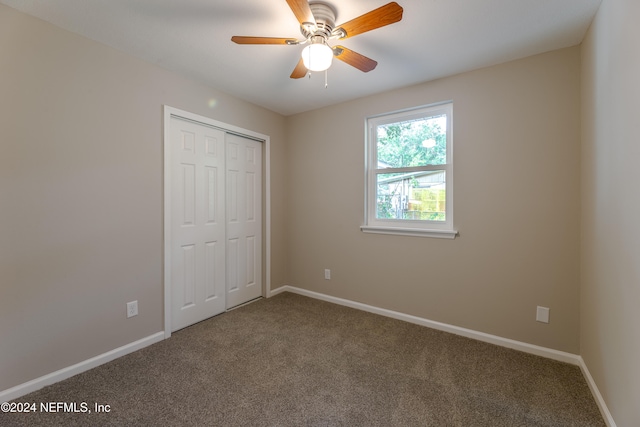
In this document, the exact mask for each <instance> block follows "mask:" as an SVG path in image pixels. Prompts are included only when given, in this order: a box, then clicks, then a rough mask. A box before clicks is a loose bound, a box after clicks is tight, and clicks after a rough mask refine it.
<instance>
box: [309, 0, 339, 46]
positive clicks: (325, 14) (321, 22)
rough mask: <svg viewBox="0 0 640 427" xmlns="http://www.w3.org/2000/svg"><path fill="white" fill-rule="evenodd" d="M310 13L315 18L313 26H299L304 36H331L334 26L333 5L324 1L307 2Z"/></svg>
mask: <svg viewBox="0 0 640 427" xmlns="http://www.w3.org/2000/svg"><path fill="white" fill-rule="evenodd" d="M309 7H310V8H311V13H313V17H314V18H315V20H316V25H315V27H313V26H309V27H308V26H305V25H301V26H300V32H301V33H302V35H303V36H304V37H305V38H307V39H308V38H310V37H314V36H321V37H323V38H324V40H327V39H329V38H330V37H331V33H332V32H333V29H334V28H335V26H336V11H335V9H334V8H333V7H331V6H330V5H328V4H326V3H318V2H312V3H309Z"/></svg>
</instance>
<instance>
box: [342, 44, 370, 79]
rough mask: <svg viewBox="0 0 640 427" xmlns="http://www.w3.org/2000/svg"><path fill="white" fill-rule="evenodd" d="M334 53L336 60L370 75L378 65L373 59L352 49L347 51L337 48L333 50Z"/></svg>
mask: <svg viewBox="0 0 640 427" xmlns="http://www.w3.org/2000/svg"><path fill="white" fill-rule="evenodd" d="M333 52H334V55H335V57H336V58H338V59H339V60H341V61H342V62H345V63H347V64H349V65H351V66H352V67H355V68H357V69H358V70H360V71H364V72H365V73H368V72H369V71H371V70H373V69H374V68H376V66H377V65H378V63H377V62H376V61H374V60H373V59H371V58H367V57H366V56H364V55H361V54H359V53H358V52H354V51H352V50H351V49H347V48H346V47H344V46H336V47H334V48H333Z"/></svg>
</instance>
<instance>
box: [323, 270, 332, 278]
mask: <svg viewBox="0 0 640 427" xmlns="http://www.w3.org/2000/svg"><path fill="white" fill-rule="evenodd" d="M324 279H325V280H331V270H329V269H328V268H325V269H324Z"/></svg>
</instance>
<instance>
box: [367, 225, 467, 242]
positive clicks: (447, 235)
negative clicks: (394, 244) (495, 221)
mask: <svg viewBox="0 0 640 427" xmlns="http://www.w3.org/2000/svg"><path fill="white" fill-rule="evenodd" d="M360 230H362V232H363V233H376V234H395V235H398V236H417V237H435V238H437V239H455V238H456V236H457V235H458V231H457V230H429V229H421V228H403V227H380V226H371V225H362V226H360Z"/></svg>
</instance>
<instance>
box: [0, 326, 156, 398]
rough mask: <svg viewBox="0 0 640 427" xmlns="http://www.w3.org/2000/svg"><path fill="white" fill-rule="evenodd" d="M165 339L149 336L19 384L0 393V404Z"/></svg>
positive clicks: (154, 335)
mask: <svg viewBox="0 0 640 427" xmlns="http://www.w3.org/2000/svg"><path fill="white" fill-rule="evenodd" d="M163 339H164V332H157V333H155V334H153V335H149V336H148V337H145V338H142V339H139V340H138V341H135V342H132V343H130V344H126V345H123V346H122V347H118V348H116V349H113V350H111V351H108V352H106V353H103V354H100V355H98V356H95V357H92V358H91V359H87V360H84V361H82V362H80V363H76V364H75V365H72V366H69V367H66V368H63V369H60V370H58V371H55V372H52V373H50V374H47V375H44V376H42V377H40V378H36V379H34V380H31V381H28V382H26V383H23V384H19V385H17V386H15V387H12V388H10V389H7V390H4V391H0V402H9V401H11V400H13V399H17V398H19V397H21V396H24V395H25V394H29V393H31V392H34V391H36V390H39V389H41V388H42V387H45V386H48V385H51V384H53V383H57V382H58V381H62V380H66V379H67V378H70V377H72V376H74V375H77V374H79V373H82V372H85V371H88V370H89V369H92V368H95V367H96V366H100V365H102V364H104V363H107V362H110V361H112V360H114V359H117V358H118V357H122V356H124V355H126V354H129V353H133V352H134V351H137V350H140V349H141V348H144V347H147V346H150V345H151V344H155V343H157V342H159V341H162V340H163Z"/></svg>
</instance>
